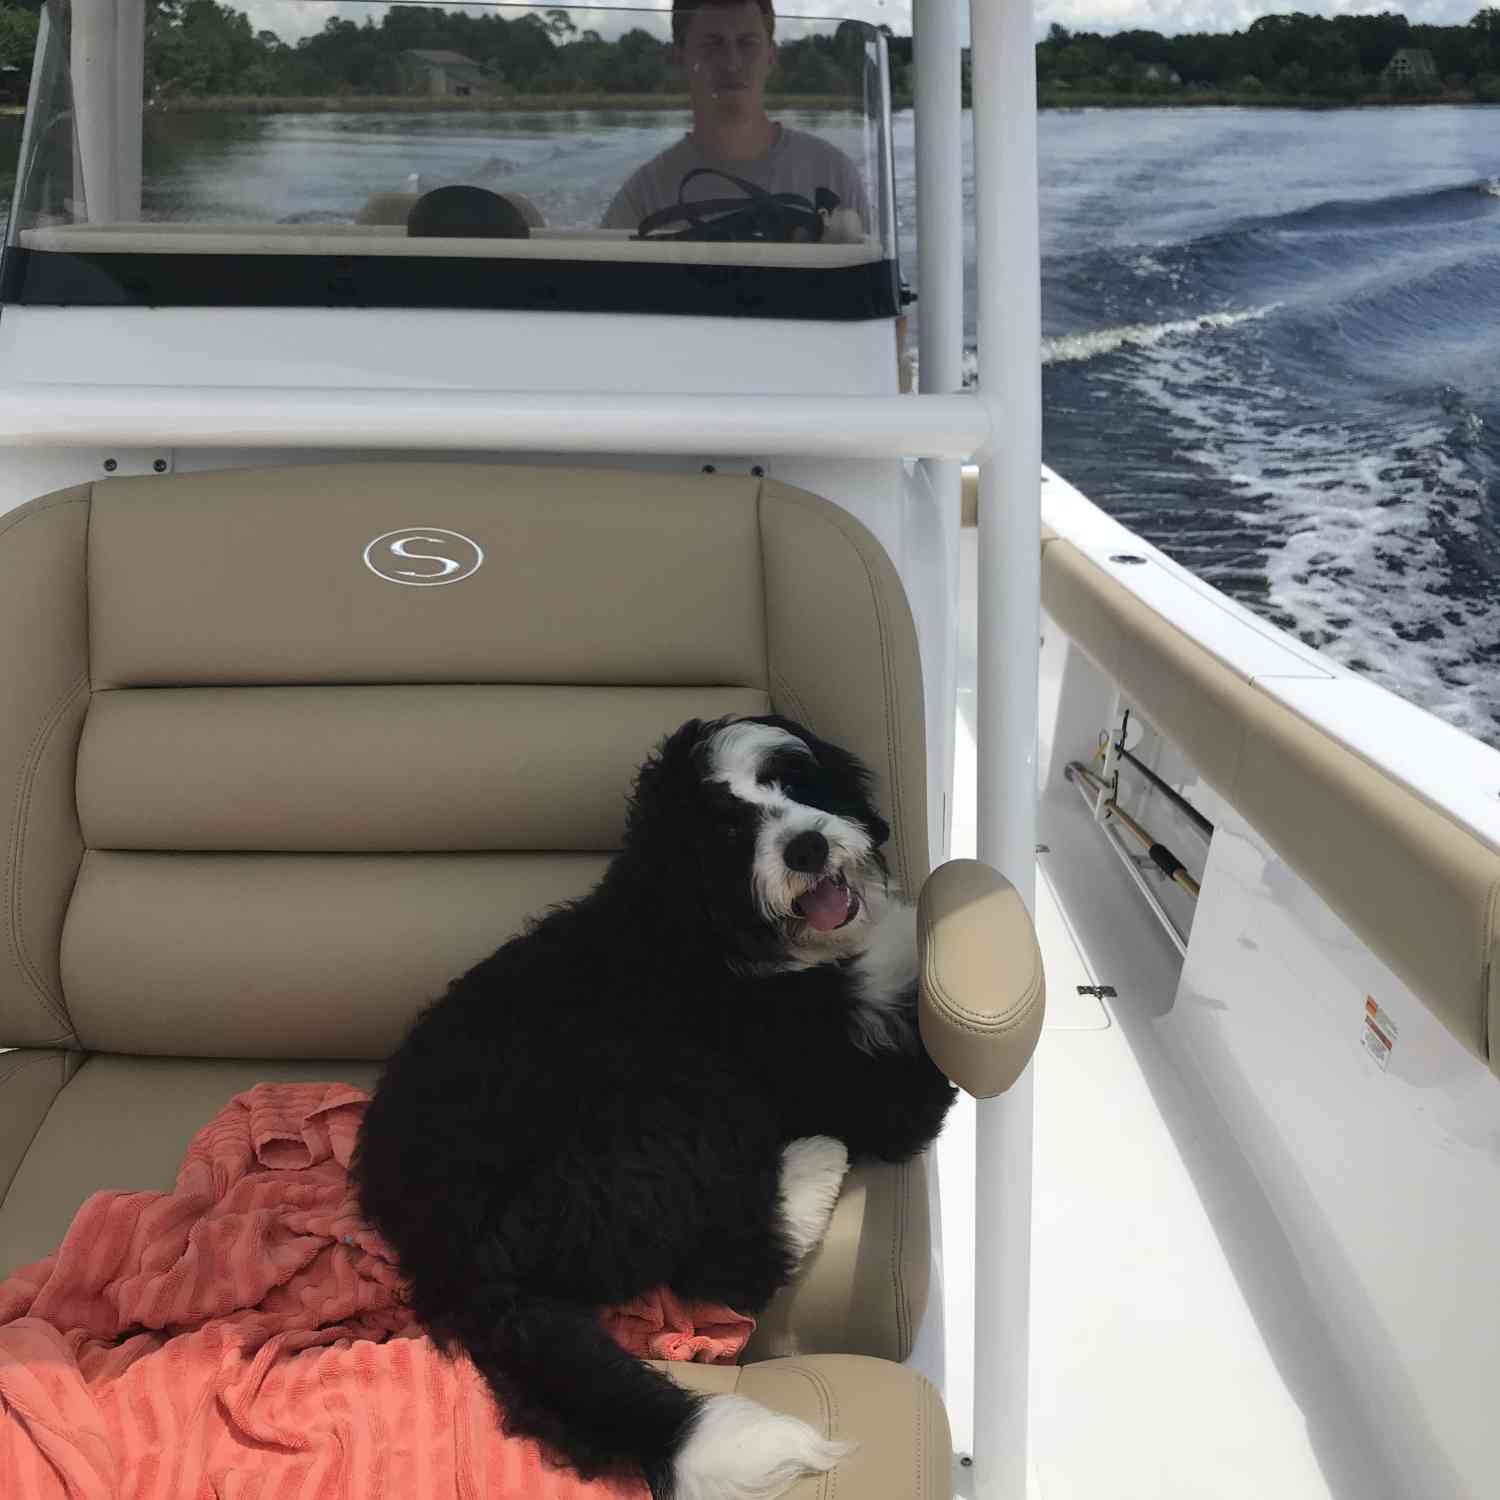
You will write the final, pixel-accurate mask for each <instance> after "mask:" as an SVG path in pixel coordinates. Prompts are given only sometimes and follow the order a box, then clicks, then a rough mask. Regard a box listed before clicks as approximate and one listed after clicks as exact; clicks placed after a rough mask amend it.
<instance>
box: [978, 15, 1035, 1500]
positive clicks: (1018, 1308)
mask: <svg viewBox="0 0 1500 1500" xmlns="http://www.w3.org/2000/svg"><path fill="white" fill-rule="evenodd" d="M971 19H972V41H973V55H972V60H973V80H974V90H973V93H974V101H973V102H974V177H975V183H974V202H975V220H976V228H977V232H978V275H979V292H978V301H979V306H978V334H979V381H980V395H981V399H982V400H983V401H984V402H985V404H986V406H987V407H988V408H989V410H990V413H991V425H992V427H993V429H994V430H995V431H996V432H997V433H1003V435H1004V436H1003V438H1002V440H1001V441H999V442H998V443H997V444H996V445H995V446H994V447H992V448H991V449H990V450H989V451H987V452H986V453H984V454H983V455H981V463H980V469H979V600H978V604H979V642H978V644H979V680H978V698H979V703H978V725H979V733H978V736H977V739H978V760H979V788H978V849H979V857H980V858H981V859H983V860H986V861H987V862H988V863H990V864H992V865H994V866H995V867H996V868H997V869H998V870H1000V872H1001V873H1002V874H1003V875H1005V876H1006V877H1007V878H1008V879H1009V880H1010V881H1011V882H1012V883H1013V884H1014V885H1015V887H1016V888H1017V890H1018V891H1020V893H1021V896H1022V898H1023V899H1024V900H1025V902H1026V904H1027V906H1028V907H1029V908H1031V909H1032V910H1035V900H1036V885H1035V877H1036V861H1035V850H1036V734H1037V655H1038V632H1039V618H1040V550H1041V537H1040V530H1041V519H1040V496H1041V459H1042V454H1041V432H1042V422H1041V369H1040V348H1041V258H1040V249H1039V231H1038V210H1037V166H1036V161H1037V157H1036V71H1035V69H1036V63H1035V51H1034V41H1033V37H1032V5H1031V0H971ZM1032 1073H1033V1070H1032V1069H1031V1068H1027V1070H1026V1071H1025V1073H1023V1074H1022V1076H1021V1078H1020V1080H1019V1081H1018V1082H1017V1083H1016V1084H1014V1085H1013V1086H1012V1088H1011V1089H1010V1090H1009V1091H1008V1092H1007V1093H1005V1094H1003V1095H1001V1096H1000V1097H999V1098H997V1099H985V1100H981V1101H980V1102H979V1109H978V1132H977V1139H976V1143H975V1152H976V1162H977V1165H976V1173H977V1182H976V1194H975V1260H976V1283H977V1284H976V1288H975V1335H974V1336H975V1361H974V1478H975V1485H976V1489H977V1491H978V1494H979V1497H980V1500H1025V1495H1026V1474H1027V1382H1028V1376H1029V1365H1030V1360H1029V1339H1030V1289H1031V1176H1032Z"/></svg>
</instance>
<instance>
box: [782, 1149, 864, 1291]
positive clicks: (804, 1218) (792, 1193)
mask: <svg viewBox="0 0 1500 1500" xmlns="http://www.w3.org/2000/svg"><path fill="white" fill-rule="evenodd" d="M848 1170H849V1152H848V1150H847V1148H846V1147H845V1146H844V1143H843V1142H842V1141H837V1140H835V1139H834V1138H833V1137H832V1136H831V1135H808V1136H803V1137H802V1139H801V1140H797V1141H793V1142H792V1143H791V1144H790V1145H789V1146H787V1147H786V1149H785V1150H784V1151H783V1152H782V1153H781V1223H782V1228H783V1229H784V1230H785V1231H786V1237H787V1240H788V1241H789V1242H790V1244H791V1247H792V1252H793V1254H795V1255H796V1257H797V1259H798V1260H799V1261H800V1260H801V1259H802V1258H803V1256H805V1255H806V1254H807V1252H808V1251H809V1250H811V1249H812V1248H813V1246H814V1245H816V1244H817V1243H818V1242H819V1241H820V1240H821V1239H822V1238H823V1235H824V1234H825V1232H826V1231H827V1229H828V1221H829V1219H830V1218H832V1217H833V1205H834V1204H835V1203H837V1202H838V1198H839V1188H840V1187H841V1186H842V1185H843V1181H844V1174H845V1173H846V1172H848Z"/></svg>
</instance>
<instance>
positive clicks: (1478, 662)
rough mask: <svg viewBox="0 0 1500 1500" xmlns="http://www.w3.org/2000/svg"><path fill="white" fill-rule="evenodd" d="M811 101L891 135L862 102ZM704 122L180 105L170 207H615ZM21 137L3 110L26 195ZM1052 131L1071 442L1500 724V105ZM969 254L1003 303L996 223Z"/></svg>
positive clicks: (906, 175) (1334, 639)
mask: <svg viewBox="0 0 1500 1500" xmlns="http://www.w3.org/2000/svg"><path fill="white" fill-rule="evenodd" d="M787 118H788V120H789V123H793V124H797V125H799V126H801V127H803V128H806V129H811V130H820V131H822V132H823V133H824V134H825V135H829V136H830V137H832V138H834V139H836V140H837V141H838V143H839V144H840V145H842V146H843V147H844V148H845V149H846V150H849V151H850V152H851V153H857V152H858V151H859V149H860V147H861V144H862V142H861V139H860V133H859V131H858V129H857V127H855V126H853V125H852V124H851V122H849V121H848V120H847V119H844V120H840V119H834V118H830V117H824V116H818V115H812V114H796V115H792V116H788V117H787ZM686 123H687V116H686V115H685V114H684V113H682V112H680V111H663V112H659V113H656V114H622V113H617V112H604V111H576V112H562V111H558V112H555V113H551V114H510V115H505V114H498V113H497V114H495V115H493V116H490V115H458V116H454V115H432V116H411V115H303V116H272V117H260V118H252V117H246V116H238V117H236V116H223V115H196V116H175V117H174V116H165V117H163V116H156V117H153V119H152V121H151V128H150V131H149V132H148V138H147V195H146V196H147V208H148V211H149V212H153V213H158V214H162V215H165V216H168V217H174V218H176V217H188V218H200V219H223V218H230V219H234V218H245V219H262V220H264V219H281V220H283V221H285V220H296V219H302V220H304V221H314V222H316V221H317V220H320V219H333V220H339V219H343V220H347V219H348V218H350V217H352V215H353V214H354V213H355V212H356V211H357V209H358V207H359V205H360V204H361V203H362V202H363V201H364V198H365V195H366V194H367V193H368V192H369V191H371V190H373V189H377V188H395V187H399V186H401V185H402V184H403V182H404V180H405V179H406V177H407V175H408V174H409V173H412V172H416V173H420V174H421V176H422V178H423V184H422V185H424V186H426V185H430V184H431V183H432V182H436V181H444V180H454V179H466V180H483V181H486V182H490V183H492V184H493V185H496V186H505V187H511V188H517V189H520V190H521V191H524V192H526V193H528V194H529V195H531V196H532V197H533V198H535V199H536V201H537V202H538V203H539V204H540V206H541V207H542V209H543V211H544V212H545V213H546V215H547V218H548V221H549V222H551V223H554V224H557V223H564V224H566V223H579V224H582V223H590V222H596V221H597V217H598V215H599V214H600V213H601V212H602V210H603V207H604V204H605V203H606V202H607V201H608V198H609V196H610V195H611V194H612V193H613V191H614V188H615V186H616V185H617V183H618V182H619V181H620V180H621V179H622V178H623V177H624V176H625V175H626V174H627V173H628V171H629V170H630V169H631V168H632V167H633V166H634V165H635V164H637V163H638V162H640V161H642V160H644V159H645V158H646V157H648V156H650V155H651V154H653V153H654V152H655V151H656V150H658V149H660V147H661V146H662V145H664V144H666V143H667V142H668V141H670V140H672V139H675V138H676V136H677V135H678V134H679V133H680V132H681V131H682V130H683V128H684V127H685V125H686ZM18 141H19V122H16V121H10V120H5V119H0V197H3V198H4V200H6V201H8V198H9V171H10V167H11V163H12V162H13V159H14V153H15V149H16V145H17V144H18ZM912 142H913V132H912V121H911V116H910V114H909V113H907V114H904V115H902V116H899V117H898V119H897V122H896V175H897V201H898V214H899V217H900V219H901V238H902V254H903V260H904V262H905V267H906V272H907V275H908V278H909V279H911V280H914V281H919V267H918V265H917V247H916V245H915V243H914V238H913V225H914V219H915V213H914V184H913V177H912V172H913V167H912V154H913V152H912ZM1039 149H1040V168H1041V181H1042V283H1043V285H1042V315H1043V332H1044V335H1045V340H1044V347H1043V350H1042V360H1043V372H1042V380H1043V394H1044V422H1045V429H1044V454H1045V457H1046V460H1047V462H1048V463H1049V464H1051V465H1052V466H1053V467H1054V468H1055V469H1057V470H1058V471H1059V472H1060V473H1062V474H1063V475H1064V476H1066V477H1067V478H1068V479H1070V480H1071V481H1072V482H1073V483H1075V484H1076V485H1077V486H1078V487H1079V488H1080V489H1081V490H1083V492H1084V493H1085V494H1087V495H1089V496H1090V498H1092V499H1093V500H1094V501H1095V502H1096V503H1098V504H1099V505H1101V506H1103V507H1104V508H1105V509H1106V510H1108V511H1110V512H1111V513H1113V514H1114V515H1116V516H1118V517H1119V518H1120V519H1121V520H1122V521H1123V522H1125V524H1127V525H1128V526H1131V527H1132V528H1134V529H1136V530H1138V531H1140V532H1141V533H1142V534H1144V535H1145V536H1146V537H1148V538H1149V539H1150V540H1151V541H1152V542H1154V543H1156V544H1157V545H1158V546H1160V547H1162V548H1163V549H1164V550H1165V551H1167V552H1168V553H1169V554H1171V555H1172V556H1174V557H1176V558H1177V559H1178V560H1179V561H1181V562H1182V563H1184V564H1185V565H1186V566H1188V567H1189V568H1191V569H1193V570H1194V571H1195V572H1197V573H1199V574H1201V575H1202V576H1204V577H1206V578H1208V579H1210V580H1212V581H1213V582H1214V583H1216V584H1217V585H1218V586H1219V587H1221V588H1223V589H1225V590H1226V591H1227V592H1228V593H1230V594H1232V595H1233V596H1234V597H1235V598H1237V599H1239V600H1241V601H1242V602H1244V603H1246V604H1248V605H1249V606H1250V607H1252V608H1253V609H1255V610H1257V611H1259V612H1261V613H1263V614H1264V615H1266V616H1267V617H1269V618H1270V619H1272V620H1274V621H1276V622H1277V623H1278V624H1280V625H1282V626H1284V627H1285V628H1287V629H1289V630H1292V631H1293V632H1295V633H1296V634H1298V635H1300V636H1301V637H1303V638H1304V639H1306V640H1308V641H1309V642H1311V643H1313V644H1315V645H1317V646H1319V647H1321V648H1323V649H1325V650H1327V651H1328V652H1329V653H1330V654H1332V655H1333V656H1335V657H1337V658H1338V659H1340V660H1342V661H1344V662H1346V663H1349V664H1352V665H1354V666H1356V667H1358V668H1359V669H1360V670H1362V671H1365V672H1368V673H1369V674H1370V675H1371V676H1373V677H1374V678H1375V679H1376V680H1378V681H1380V682H1381V683H1383V684H1384V685H1386V686H1387V687H1390V688H1392V689H1393V690H1394V691H1396V692H1398V693H1401V694H1402V695H1403V696H1405V697H1407V698H1410V699H1412V700H1413V701H1415V702H1418V703H1420V704H1422V705H1424V706H1425V707H1427V708H1429V709H1431V710H1432V711H1433V712H1435V713H1437V714H1439V715H1440V716H1441V717H1443V718H1444V719H1447V720H1448V721H1450V722H1451V723H1454V724H1457V725H1459V726H1461V727H1462V728H1464V729H1466V730H1468V731H1469V732H1471V733H1473V734H1477V735H1479V736H1481V737H1482V738H1485V739H1487V740H1490V741H1491V742H1492V743H1495V744H1500V109H1497V108H1483V107H1477V108H1475V107H1471V108H1438V109H1367V110H1340V111H1328V112H1307V111H1293V110H1233V109H1230V110H1090V111H1050V112H1047V113H1045V114H1043V115H1042V116H1041V118H1040V121H1039ZM965 156H966V160H965V168H966V175H967V180H968V181H969V182H970V183H972V142H968V143H966V146H965ZM968 272H969V279H970V291H971V298H970V307H971V309H972V305H973V303H972V279H973V249H972V245H971V246H970V251H969V257H968ZM917 314H918V315H920V303H919V304H918V307H917ZM970 343H971V356H972V324H971V328H970ZM971 363H972V358H971Z"/></svg>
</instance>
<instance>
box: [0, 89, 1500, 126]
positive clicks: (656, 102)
mask: <svg viewBox="0 0 1500 1500" xmlns="http://www.w3.org/2000/svg"><path fill="white" fill-rule="evenodd" d="M766 103H767V105H768V107H769V108H771V109H773V110H776V109H805V110H849V109H851V108H853V107H854V106H853V105H852V104H851V101H850V100H849V99H848V97H847V96H842V95H836V94H783V95H780V96H774V97H771V98H768V99H767V100H766ZM1441 105H1448V106H1451V107H1454V108H1475V109H1486V108H1489V109H1494V108H1497V107H1500V106H1496V105H1493V104H1488V103H1486V102H1484V101H1481V100H1477V99H1475V98H1474V97H1473V96H1472V95H1455V94H1445V95H1434V96H1430V97H1421V98H1414V99H1380V98H1370V99H1348V100H1342V99H1308V98H1305V97H1301V96H1298V95H1295V94H1255V93H1213V94H1207V93H1202V92H1197V91H1179V92H1176V93H1170V94H1169V93H1161V94H1151V95H1141V94H1114V93H1099V94H1094V93H1085V92H1083V91H1078V92H1076V93H1075V92H1071V91H1070V92H1066V93H1057V92H1055V91H1053V90H1048V89H1043V90H1041V91H1040V92H1039V93H1038V96H1037V109H1038V111H1039V112H1040V113H1063V114H1066V113H1070V112H1071V113H1078V112H1079V111H1082V110H1086V109H1122V110H1130V109H1304V110H1308V111H1312V112H1320V111H1327V110H1334V109H1430V108H1433V107H1435V106H1441ZM911 107H912V101H911V100H910V98H907V97H897V98H895V99H893V100H892V102H891V108H892V111H893V112H894V113H898V114H899V113H904V112H906V111H908V110H910V109H911ZM689 108H691V102H690V101H689V99H688V96H687V95H686V94H511V95H495V94H490V95H483V96H479V97H473V96H471V97H468V98H463V99H450V98H431V97H427V96H420V97H419V96H413V95H410V94H340V95H309V96H276V97H269V96H261V95H254V94H241V95H233V94H231V95H218V96H215V97H203V98H196V97H193V98H179V99H162V100H157V101H155V102H153V103H150V104H148V105H147V106H146V113H147V114H148V115H155V116H165V115H193V114H225V115H229V114H245V115H276V114H506V113H512V112H514V113H529V112H541V111H546V110H577V111H588V112H590V113H609V112H612V111H614V112H620V113H628V114H651V113H656V112H661V111H667V110H671V111H681V110H686V109H689ZM964 108H965V109H966V110H967V109H968V108H969V105H968V104H965V105H964ZM25 112H26V107H25V105H21V104H16V105H9V104H7V105H0V119H4V118H20V117H21V116H23V115H24V114H25Z"/></svg>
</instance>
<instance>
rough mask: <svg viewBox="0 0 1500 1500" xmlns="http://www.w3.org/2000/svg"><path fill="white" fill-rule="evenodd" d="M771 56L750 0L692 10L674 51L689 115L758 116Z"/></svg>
mask: <svg viewBox="0 0 1500 1500" xmlns="http://www.w3.org/2000/svg"><path fill="white" fill-rule="evenodd" d="M775 57H776V49H775V47H774V46H773V45H772V42H771V38H770V37H768V36H767V35H766V21H765V16H764V15H763V14H762V13H761V8H760V6H759V5H757V4H756V3H755V0H741V3H740V4H738V5H705V6H703V7H702V8H701V9H699V10H695V11H694V12H693V13H692V14H691V15H690V16H689V17H688V24H687V34H686V36H685V37H684V39H683V44H682V47H681V48H680V49H679V60H680V61H681V63H682V65H683V67H684V68H685V69H686V70H687V76H688V92H689V93H690V94H691V96H692V100H693V109H694V112H695V113H699V112H707V113H708V114H710V115H712V116H715V117H718V118H721V119H734V118H742V117H745V116H748V115H752V114H756V113H759V112H760V111H761V110H762V108H763V104H762V99H763V96H764V94H765V87H766V78H767V75H768V74H769V73H770V71H771V65H772V63H773V62H774V61H775Z"/></svg>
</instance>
